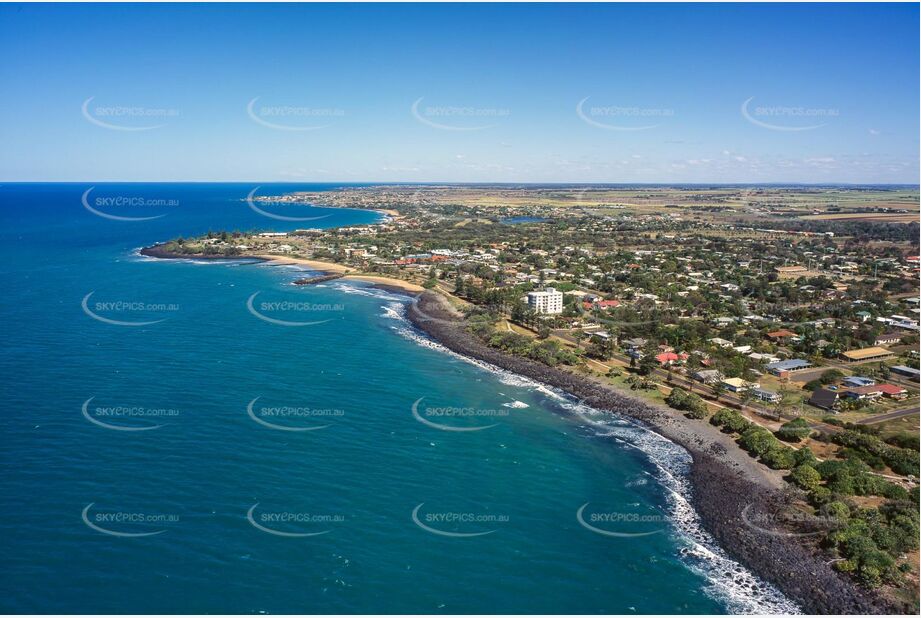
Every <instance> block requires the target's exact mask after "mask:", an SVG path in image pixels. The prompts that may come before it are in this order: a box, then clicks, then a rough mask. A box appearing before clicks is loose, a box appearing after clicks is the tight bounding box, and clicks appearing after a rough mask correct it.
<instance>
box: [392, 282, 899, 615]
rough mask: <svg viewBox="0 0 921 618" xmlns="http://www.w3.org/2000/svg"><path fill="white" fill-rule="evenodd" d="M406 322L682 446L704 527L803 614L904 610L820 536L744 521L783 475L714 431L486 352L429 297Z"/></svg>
mask: <svg viewBox="0 0 921 618" xmlns="http://www.w3.org/2000/svg"><path fill="white" fill-rule="evenodd" d="M408 317H409V319H410V321H411V322H412V323H413V324H414V325H415V326H416V327H417V328H419V329H420V330H422V331H423V332H425V333H426V334H428V335H429V336H430V337H432V338H433V339H435V340H436V341H438V342H439V343H441V344H442V345H444V346H445V347H447V348H448V349H450V350H452V351H454V352H457V353H459V354H462V355H464V356H468V357H472V358H475V359H477V360H481V361H485V362H487V363H490V364H492V365H495V366H497V367H500V368H502V369H505V370H507V371H511V372H513V373H516V374H519V375H522V376H525V377H528V378H531V379H533V380H537V381H539V382H542V383H544V384H547V385H550V386H553V387H556V388H559V389H561V390H563V391H566V392H567V393H570V394H571V395H574V396H575V397H577V398H578V399H580V400H582V401H584V403H585V404H587V405H589V406H591V407H593V408H596V409H601V410H612V411H616V412H618V413H620V414H623V415H626V416H629V417H631V418H633V419H635V420H638V421H640V422H642V423H644V424H645V425H647V426H648V427H649V428H650V429H652V430H654V431H656V432H657V433H659V434H660V435H662V436H664V437H666V438H668V439H669V440H671V441H673V442H675V443H677V444H679V445H681V446H682V447H684V448H685V449H687V451H688V452H689V453H690V454H691V457H692V459H693V464H692V466H691V471H690V481H691V485H692V487H693V490H692V492H693V495H692V503H693V505H694V508H695V509H696V510H697V513H698V514H699V516H700V518H701V521H702V523H703V525H704V528H705V529H706V530H707V531H708V532H709V533H710V534H711V535H712V536H713V537H714V538H715V539H716V541H717V542H718V543H719V544H720V546H721V547H722V548H723V549H724V550H725V551H726V552H727V553H728V554H729V555H730V556H731V557H732V558H733V559H735V560H737V561H738V562H740V563H741V564H743V565H744V566H745V567H747V568H748V569H749V570H751V571H752V572H753V573H754V574H755V575H757V576H758V577H760V578H762V579H764V580H765V581H768V582H771V583H772V584H774V585H775V586H777V588H778V589H780V590H781V591H782V592H783V593H784V594H785V595H787V597H788V598H790V599H792V600H793V601H795V602H797V603H798V604H799V605H800V607H801V608H802V610H803V611H805V612H806V613H809V614H892V613H900V612H904V609H902V608H899V607H896V606H894V605H893V604H892V603H890V602H889V601H887V600H886V599H884V598H883V597H882V596H881V595H879V594H877V593H875V592H873V591H870V590H866V589H864V588H861V587H860V586H859V585H858V584H856V582H853V581H852V580H850V579H849V578H847V577H846V576H843V575H841V574H839V573H837V572H836V571H834V570H833V569H832V568H831V566H830V564H829V563H828V559H827V557H825V556H823V555H822V554H821V552H820V550H818V549H817V548H816V547H815V546H814V541H815V539H816V538H820V537H816V536H795V535H793V534H785V533H784V532H782V531H781V532H774V531H773V530H771V531H766V530H764V529H763V528H760V527H757V526H752V525H750V524H747V523H746V521H748V522H751V521H752V519H754V518H759V517H760V518H764V519H763V521H773V520H774V518H775V514H776V513H778V512H780V511H781V509H783V508H784V507H785V506H787V505H789V503H790V499H791V498H790V495H789V493H788V491H785V490H786V488H787V485H786V483H785V482H784V481H783V480H782V477H781V474H780V473H778V472H776V471H773V470H769V469H767V468H766V467H764V466H762V465H761V464H759V463H757V462H756V461H755V460H753V459H752V458H751V457H749V455H748V454H747V453H745V452H744V451H743V450H742V449H741V448H739V447H738V446H737V445H736V444H735V443H734V441H733V440H732V438H731V437H730V436H727V435H725V434H723V433H721V432H720V431H719V430H718V429H717V428H716V427H713V426H712V425H710V424H709V423H706V422H702V421H699V420H691V419H687V418H685V417H684V416H683V415H682V414H681V413H679V412H677V411H675V410H670V409H667V408H660V407H657V406H655V405H652V404H649V403H647V402H645V401H642V400H640V399H637V398H635V397H631V396H629V395H626V394H623V393H621V392H618V391H616V390H614V389H612V388H610V387H608V386H606V385H603V384H601V383H600V382H598V381H596V380H594V379H592V378H590V377H588V376H581V375H576V374H573V373H570V372H567V371H563V370H561V369H556V368H553V367H549V366H547V365H544V364H542V363H538V362H535V361H531V360H529V359H525V358H520V357H517V356H512V355H509V354H506V353H504V352H501V351H499V350H496V349H494V348H490V347H489V346H487V345H485V344H484V343H482V342H481V341H480V340H478V339H477V338H476V337H474V336H473V335H471V334H470V333H468V332H467V331H466V329H465V328H464V327H463V323H462V322H460V321H459V319H458V318H457V316H456V315H455V314H454V312H453V311H451V310H449V309H448V308H447V307H446V306H445V304H444V303H443V302H442V301H441V300H440V299H439V297H438V296H437V295H436V294H433V293H432V292H425V293H423V294H422V295H421V296H420V297H419V298H418V299H417V301H416V302H415V303H413V305H412V306H411V307H410V310H409V312H408ZM743 513H744V514H743ZM810 539H811V540H810Z"/></svg>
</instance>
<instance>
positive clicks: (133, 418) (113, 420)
mask: <svg viewBox="0 0 921 618" xmlns="http://www.w3.org/2000/svg"><path fill="white" fill-rule="evenodd" d="M95 398H96V397H95V396H93V397H90V398H89V399H87V400H86V401H84V402H83V405H82V406H81V408H80V409H81V411H82V412H83V417H84V418H85V419H86V420H88V421H89V422H91V423H92V424H94V425H96V426H97V427H104V428H105V429H111V430H113V431H150V430H152V429H159V428H161V427H163V426H164V425H166V424H168V422H167V421H168V419H175V418H176V417H178V416H179V410H176V409H174V408H148V407H144V406H134V405H132V406H124V405H115V406H98V405H97V406H90V404H91V403H92V402H93V400H94V399H95Z"/></svg>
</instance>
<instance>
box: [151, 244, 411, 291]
mask: <svg viewBox="0 0 921 618" xmlns="http://www.w3.org/2000/svg"><path fill="white" fill-rule="evenodd" d="M140 254H141V255H145V256H147V257H155V258H161V259H189V260H197V259H211V260H241V259H243V260H245V259H256V260H264V261H266V262H272V263H274V264H277V265H279V266H280V265H283V264H296V265H298V266H306V267H308V268H310V269H313V270H316V271H320V272H324V273H329V274H341V275H344V276H343V277H342V278H343V279H351V280H353V281H364V282H365V283H372V284H374V285H376V286H379V287H383V288H389V289H391V290H398V291H400V292H406V293H410V294H419V293H421V292H424V291H425V288H423V287H422V286H421V285H419V284H416V283H410V282H409V281H404V280H402V279H396V278H394V277H386V276H384V275H372V274H362V273H354V274H353V271H354V269H353V268H349V267H348V266H345V265H343V264H336V263H335V262H324V261H321V260H310V259H307V258H300V257H290V256H286V255H273V254H268V253H260V254H255V255H238V256H234V257H225V256H212V255H203V256H197V255H174V254H172V253H169V252H167V251H165V250H164V249H163V248H162V246H161V245H153V246H152V247H144V248H143V249H141V250H140Z"/></svg>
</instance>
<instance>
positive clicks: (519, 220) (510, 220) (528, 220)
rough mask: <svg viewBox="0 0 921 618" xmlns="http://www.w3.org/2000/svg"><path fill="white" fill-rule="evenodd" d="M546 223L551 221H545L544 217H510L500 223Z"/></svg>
mask: <svg viewBox="0 0 921 618" xmlns="http://www.w3.org/2000/svg"><path fill="white" fill-rule="evenodd" d="M544 221H549V219H545V218H544V217H508V218H506V219H502V221H500V223H504V224H506V225H515V224H516V223H542V222H544Z"/></svg>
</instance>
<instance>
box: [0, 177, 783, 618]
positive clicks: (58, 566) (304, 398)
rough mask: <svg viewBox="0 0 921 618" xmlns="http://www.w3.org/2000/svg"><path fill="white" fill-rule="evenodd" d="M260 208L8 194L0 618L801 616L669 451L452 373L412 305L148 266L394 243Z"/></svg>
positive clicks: (63, 188) (273, 278) (316, 211)
mask: <svg viewBox="0 0 921 618" xmlns="http://www.w3.org/2000/svg"><path fill="white" fill-rule="evenodd" d="M333 187H334V185H316V184H314V185H293V184H285V185H265V186H262V187H260V188H258V189H257V193H256V194H257V195H273V194H279V193H284V192H290V191H295V190H325V189H330V188H333ZM255 188H256V187H254V186H252V185H244V184H104V183H97V184H95V185H94V184H93V183H83V184H15V183H14V184H5V185H3V186H0V217H2V225H0V253H2V255H0V281H2V284H3V289H4V291H5V293H4V294H3V296H2V300H0V316H2V323H3V325H4V329H3V346H0V374H2V376H3V380H2V384H0V387H2V401H3V402H4V404H5V405H4V414H3V415H2V419H0V423H2V427H0V433H2V436H3V448H2V451H0V453H2V454H0V465H2V474H0V500H2V505H3V508H2V514H3V516H2V518H0V556H2V560H3V566H2V569H0V610H2V611H3V612H5V613H11V612H13V613H59V612H60V613H180V612H181V613H446V614H456V613H586V614H593V613H621V614H630V613H637V614H643V613H666V614H673V613H694V614H699V613H741V612H745V613H769V612H779V611H794V610H795V606H793V605H792V604H791V603H790V602H789V601H787V600H786V599H785V598H784V597H783V596H782V595H780V593H778V592H777V591H776V590H775V589H773V588H772V587H771V586H769V585H767V584H765V583H763V582H761V581H759V580H757V579H756V578H754V577H753V576H752V575H751V574H750V573H748V572H747V571H746V570H745V569H743V568H742V567H741V566H739V565H738V564H736V563H734V562H732V561H731V560H729V558H727V556H726V555H725V553H724V552H723V551H722V550H721V549H720V548H719V547H717V546H716V545H715V544H714V543H713V541H712V539H710V537H709V536H708V535H707V534H705V533H704V532H703V531H702V530H700V528H699V524H698V521H697V517H696V514H695V513H694V512H693V509H691V508H690V506H689V504H688V502H687V496H688V487H687V481H686V480H685V478H684V474H685V472H686V470H687V466H688V462H689V457H688V455H687V453H686V452H685V451H684V450H683V449H681V448H679V447H677V446H676V445H674V444H672V443H670V442H668V441H666V440H664V439H663V438H660V437H658V436H657V435H656V434H653V433H650V432H649V431H646V430H645V429H643V428H641V427H638V426H637V425H635V424H632V423H630V422H628V421H627V420H626V419H623V418H619V417H617V416H616V415H612V414H607V413H601V412H598V411H596V410H591V409H589V408H586V407H585V406H582V405H580V404H578V402H574V401H571V400H570V399H568V398H567V397H566V396H565V395H564V394H562V393H559V392H555V391H553V390H551V389H548V388H545V387H543V386H542V385H540V384H536V383H533V382H530V381H528V380H525V379H523V378H520V377H518V376H514V375H510V374H507V373H504V372H502V371H498V370H495V369H494V368H491V367H488V366H483V365H482V364H478V363H475V362H472V361H470V360H468V359H464V358H461V357H458V356H457V355H454V354H453V353H450V352H448V351H446V350H445V349H443V348H442V347H441V346H439V345H437V344H435V343H434V342H432V341H430V340H428V339H426V338H425V337H424V336H422V335H421V334H420V333H418V332H417V331H415V330H414V329H413V328H412V326H411V325H410V324H409V323H408V321H407V320H406V319H405V312H406V307H407V304H408V302H409V301H410V299H409V298H408V297H406V296H403V295H401V294H396V293H393V292H389V291H384V290H381V289H377V288H374V287H371V286H369V285H367V284H363V283H358V282H350V281H344V280H337V281H332V282H328V283H325V284H320V285H315V286H299V287H295V286H293V285H291V282H292V281H293V280H294V279H296V278H298V277H302V276H304V269H303V268H302V267H289V266H273V265H268V264H265V263H253V262H251V261H247V260H236V261H207V262H206V261H193V260H156V259H150V258H145V257H142V256H140V255H139V254H138V253H137V250H138V249H139V248H140V247H142V246H145V245H148V244H151V243H154V242H156V241H161V240H167V239H171V238H175V237H178V236H190V235H196V234H201V233H204V232H207V231H209V230H214V231H219V230H229V231H233V230H241V231H242V230H261V231H285V230H292V229H297V228H306V227H329V226H341V225H358V224H361V225H366V224H369V223H373V222H375V221H377V220H378V219H379V218H380V217H381V216H382V215H380V214H379V213H376V212H370V211H354V210H343V209H328V208H318V207H307V206H287V207H278V206H268V205H267V206H265V208H264V209H263V211H264V212H269V213H270V214H269V215H266V214H263V213H260V212H257V211H256V210H255V209H253V208H251V207H250V204H249V203H248V202H247V201H246V199H245V198H246V197H247V195H248V194H250V192H251V191H252V190H253V189H255ZM300 219H303V220H300ZM292 324H294V325H292Z"/></svg>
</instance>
